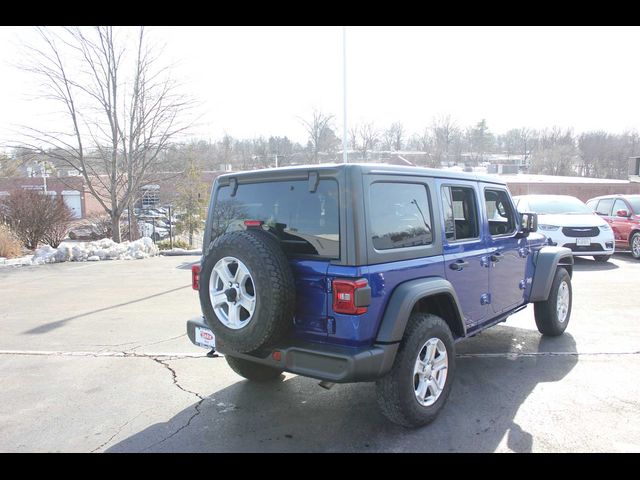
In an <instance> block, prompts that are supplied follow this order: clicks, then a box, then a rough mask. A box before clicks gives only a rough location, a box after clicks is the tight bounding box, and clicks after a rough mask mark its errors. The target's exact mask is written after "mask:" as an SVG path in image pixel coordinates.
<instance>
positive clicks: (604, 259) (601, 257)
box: [593, 255, 611, 263]
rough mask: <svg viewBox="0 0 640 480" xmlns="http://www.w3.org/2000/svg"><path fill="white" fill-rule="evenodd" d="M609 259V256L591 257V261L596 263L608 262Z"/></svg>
mask: <svg viewBox="0 0 640 480" xmlns="http://www.w3.org/2000/svg"><path fill="white" fill-rule="evenodd" d="M610 258H611V255H594V256H593V259H594V260H595V261H596V262H600V263H605V262H608V261H609V259H610Z"/></svg>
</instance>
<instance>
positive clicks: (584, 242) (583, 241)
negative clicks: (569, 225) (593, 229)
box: [576, 238, 591, 247]
mask: <svg viewBox="0 0 640 480" xmlns="http://www.w3.org/2000/svg"><path fill="white" fill-rule="evenodd" d="M589 245H591V239H590V238H576V246H578V247H588V246H589Z"/></svg>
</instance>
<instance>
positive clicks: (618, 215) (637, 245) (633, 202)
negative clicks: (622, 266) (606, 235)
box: [587, 195, 640, 259]
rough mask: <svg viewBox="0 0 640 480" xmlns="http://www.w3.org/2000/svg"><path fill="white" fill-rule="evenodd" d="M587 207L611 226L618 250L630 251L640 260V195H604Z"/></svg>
mask: <svg viewBox="0 0 640 480" xmlns="http://www.w3.org/2000/svg"><path fill="white" fill-rule="evenodd" d="M587 205H588V206H589V207H591V208H592V209H593V210H594V211H595V212H596V213H597V214H598V215H600V216H601V217H602V218H604V219H605V220H606V221H607V222H608V223H609V225H611V229H612V230H613V235H614V237H615V239H616V250H617V249H618V248H622V249H629V250H631V254H632V255H633V258H636V259H640V195H603V196H601V197H596V198H592V199H591V200H589V201H588V202H587Z"/></svg>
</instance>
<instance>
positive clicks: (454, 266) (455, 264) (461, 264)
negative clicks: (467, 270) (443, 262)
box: [449, 260, 469, 270]
mask: <svg viewBox="0 0 640 480" xmlns="http://www.w3.org/2000/svg"><path fill="white" fill-rule="evenodd" d="M468 266H469V262H466V261H465V260H456V261H455V262H453V263H451V264H449V268H450V269H451V270H462V269H463V268H464V267H468Z"/></svg>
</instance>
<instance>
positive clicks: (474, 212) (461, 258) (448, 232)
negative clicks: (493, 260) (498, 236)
mask: <svg viewBox="0 0 640 480" xmlns="http://www.w3.org/2000/svg"><path fill="white" fill-rule="evenodd" d="M439 194H440V197H441V202H440V204H441V205H442V213H443V215H442V217H443V220H444V222H443V225H442V227H443V232H444V238H443V254H444V262H445V275H446V277H447V280H448V281H449V282H451V284H452V285H453V287H454V289H455V291H456V293H457V294H458V300H459V301H460V304H461V308H462V313H463V315H464V320H465V323H466V325H467V328H470V327H473V326H474V325H476V324H478V323H479V322H482V321H483V320H484V319H485V318H487V317H488V315H489V302H490V297H489V269H488V268H487V266H488V250H487V245H486V243H485V241H484V237H483V235H482V228H481V218H482V216H481V213H480V208H479V202H478V191H477V183H476V182H465V181H456V182H455V183H443V184H441V186H440V192H439Z"/></svg>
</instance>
